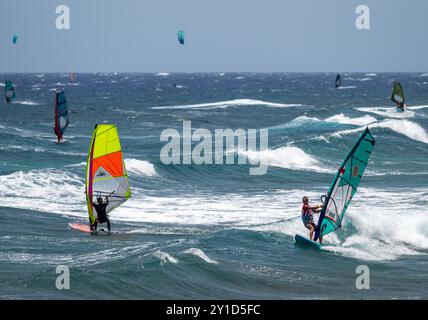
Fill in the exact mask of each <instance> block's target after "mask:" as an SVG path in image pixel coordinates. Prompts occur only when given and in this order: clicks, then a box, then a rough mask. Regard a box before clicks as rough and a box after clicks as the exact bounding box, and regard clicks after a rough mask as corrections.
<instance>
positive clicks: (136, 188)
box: [0, 73, 428, 299]
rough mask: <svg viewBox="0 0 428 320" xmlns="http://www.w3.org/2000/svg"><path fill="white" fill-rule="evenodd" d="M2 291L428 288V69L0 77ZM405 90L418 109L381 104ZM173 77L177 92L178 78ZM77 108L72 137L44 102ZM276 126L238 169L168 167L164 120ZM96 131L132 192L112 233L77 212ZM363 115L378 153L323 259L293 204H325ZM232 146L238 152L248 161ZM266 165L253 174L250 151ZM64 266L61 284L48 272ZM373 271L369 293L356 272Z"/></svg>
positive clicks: (391, 294) (319, 293)
mask: <svg viewBox="0 0 428 320" xmlns="http://www.w3.org/2000/svg"><path fill="white" fill-rule="evenodd" d="M0 77H1V79H3V80H1V85H3V84H4V80H6V79H11V80H13V82H14V84H15V86H16V94H17V97H16V100H15V101H14V103H13V104H10V105H6V104H5V103H4V102H2V103H1V105H0V108H1V110H2V116H1V119H0V150H1V157H0V185H1V186H2V188H1V190H0V196H1V203H0V204H1V207H0V296H1V297H2V298H48V299H55V298H77V299H84V298H95V299H105V298H119V299H140V298H142V299H151V298H158V299H166V298H191V299H193V298H194V299H203V298H214V299H215V298H231V299H232V298H236V299H240V298H251V299H293V298H428V294H427V290H426V288H427V287H428V280H427V279H428V271H427V270H428V269H427V265H428V260H427V254H428V216H427V215H426V207H427V205H428V188H427V177H428V166H427V165H428V148H427V145H428V133H427V128H428V74H422V73H412V74H365V73H364V74H343V75H342V80H343V81H342V85H343V87H342V88H341V89H338V90H335V89H334V79H335V74H280V73H277V74H276V73H274V74H250V73H245V74H232V73H226V74H214V73H213V74H157V75H155V74H76V80H75V82H74V83H69V81H68V75H65V74H64V75H57V74H8V75H6V74H2V75H1V76H0ZM394 80H399V81H401V82H402V84H403V86H404V89H405V91H406V95H407V98H408V106H409V107H410V108H409V109H408V111H406V112H405V113H398V112H396V110H395V108H394V107H393V106H392V103H391V102H390V101H389V96H390V91H391V86H392V83H393V81H394ZM174 84H175V87H174ZM57 90H64V91H65V92H66V96H67V99H68V104H69V109H70V115H69V117H70V126H69V127H68V129H67V131H66V132H65V134H64V138H65V142H64V143H62V144H56V143H55V141H56V137H55V135H54V132H53V122H54V119H53V116H54V114H53V113H54V110H53V105H54V96H55V92H56V91H57ZM183 120H188V121H191V123H192V128H193V129H207V130H209V131H210V132H214V130H215V129H226V128H230V129H233V130H236V129H238V128H243V129H265V128H266V129H268V130H269V149H268V150H266V151H262V152H259V151H258V150H253V152H249V153H247V155H248V159H249V163H248V164H235V165H195V164H193V165H183V164H181V165H164V164H162V163H161V161H160V157H159V153H160V150H161V148H162V147H163V146H164V145H165V142H161V141H160V134H161V132H162V131H163V130H164V129H167V128H174V129H177V130H178V131H179V132H181V131H182V130H183V129H182V126H183ZM96 123H116V124H117V127H118V131H119V135H120V137H121V143H122V148H123V150H124V157H125V163H126V166H127V169H128V173H129V175H130V182H131V187H132V192H133V197H132V198H131V199H130V200H129V201H128V202H126V203H125V204H124V205H123V206H122V207H120V208H119V209H117V210H115V211H114V212H112V213H111V219H112V222H113V229H114V230H115V231H116V232H117V234H114V235H112V236H110V237H91V236H88V235H86V234H83V233H80V232H77V231H73V230H70V228H69V227H68V224H69V223H70V222H79V223H86V222H87V213H86V202H85V194H84V179H85V163H86V156H87V151H88V148H89V143H90V138H91V134H92V130H93V127H94V125H95V124H96ZM368 124H370V128H371V131H372V133H373V135H374V137H375V139H376V145H375V148H374V151H373V154H372V156H371V158H370V161H369V165H368V167H367V170H366V173H365V175H364V177H363V179H362V181H361V184H360V188H359V190H358V192H357V194H356V196H355V198H354V200H353V202H352V204H351V207H350V208H349V211H348V214H347V216H346V219H345V221H344V224H343V228H342V229H341V230H340V231H339V232H337V233H336V234H333V235H329V236H327V237H326V238H325V244H326V246H325V252H316V251H312V250H305V249H304V248H301V247H298V246H296V245H295V244H294V235H295V234H296V233H299V234H302V235H306V232H307V231H306V230H305V229H304V227H303V226H302V224H301V221H300V219H299V218H296V216H297V215H299V213H300V207H301V203H300V202H301V198H302V196H303V195H308V196H309V198H310V199H311V202H312V203H318V202H319V198H320V196H321V195H323V194H325V193H326V192H327V189H328V187H329V185H330V182H331V180H332V178H333V176H334V173H335V170H336V169H337V167H338V166H339V164H340V162H341V161H342V160H343V158H344V157H345V156H346V154H347V152H348V151H349V149H350V148H351V147H352V144H353V143H354V142H355V140H356V139H357V138H358V136H359V134H360V133H361V132H362V131H363V130H364V128H365V126H366V125H368ZM240 154H241V153H240ZM260 160H262V161H269V164H270V166H269V170H268V172H267V173H266V174H265V175H262V176H252V175H250V174H249V169H250V168H251V167H254V166H255V165H254V163H256V162H257V161H260ZM58 265H67V266H69V267H70V272H71V279H70V286H71V288H70V290H62V291H59V290H57V289H56V288H55V280H56V277H57V275H56V274H55V268H56V266H58ZM359 265H367V266H368V267H369V268H370V275H371V281H370V287H371V288H370V290H357V289H356V287H355V280H356V278H357V276H358V275H357V274H356V273H355V270H356V268H357V266H359Z"/></svg>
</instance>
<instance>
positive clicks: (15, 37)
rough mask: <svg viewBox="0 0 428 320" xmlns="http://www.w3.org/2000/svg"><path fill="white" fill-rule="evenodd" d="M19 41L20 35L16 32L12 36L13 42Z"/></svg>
mask: <svg viewBox="0 0 428 320" xmlns="http://www.w3.org/2000/svg"><path fill="white" fill-rule="evenodd" d="M17 42H18V35H17V34H14V35H13V36H12V43H13V44H16V43H17Z"/></svg>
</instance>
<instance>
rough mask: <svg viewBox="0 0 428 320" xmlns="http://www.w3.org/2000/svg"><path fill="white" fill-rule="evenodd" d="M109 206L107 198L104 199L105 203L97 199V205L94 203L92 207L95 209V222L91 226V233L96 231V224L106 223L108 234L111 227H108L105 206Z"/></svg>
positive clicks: (108, 220)
mask: <svg viewBox="0 0 428 320" xmlns="http://www.w3.org/2000/svg"><path fill="white" fill-rule="evenodd" d="M108 204H109V200H108V197H106V201H105V202H104V201H103V198H101V197H98V198H97V203H94V204H93V206H94V208H95V211H97V220H96V221H95V223H94V224H92V225H91V231H95V232H96V231H97V226H98V223H105V222H107V229H108V231H109V232H110V231H111V225H110V219H109V217H108V215H107V206H108Z"/></svg>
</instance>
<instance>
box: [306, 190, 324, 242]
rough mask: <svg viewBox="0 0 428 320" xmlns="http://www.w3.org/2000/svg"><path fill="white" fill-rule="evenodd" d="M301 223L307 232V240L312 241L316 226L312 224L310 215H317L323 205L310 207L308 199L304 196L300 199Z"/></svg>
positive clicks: (312, 219)
mask: <svg viewBox="0 0 428 320" xmlns="http://www.w3.org/2000/svg"><path fill="white" fill-rule="evenodd" d="M302 202H303V206H302V222H303V225H304V226H305V227H306V229H308V230H309V240H312V238H313V235H314V232H315V229H316V227H317V225H316V224H315V222H314V217H313V215H312V213H319V212H320V211H321V210H322V207H323V205H322V204H320V205H316V206H310V205H309V198H308V197H306V196H304V197H303V199H302ZM319 242H320V243H322V236H320V238H319Z"/></svg>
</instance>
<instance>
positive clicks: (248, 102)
mask: <svg viewBox="0 0 428 320" xmlns="http://www.w3.org/2000/svg"><path fill="white" fill-rule="evenodd" d="M256 105H262V106H266V107H272V108H288V107H302V106H304V105H302V104H284V103H274V102H268V101H262V100H253V99H235V100H227V101H219V102H211V103H200V104H192V105H178V106H162V107H153V108H152V109H156V110H160V109H224V108H228V107H240V106H256Z"/></svg>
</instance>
